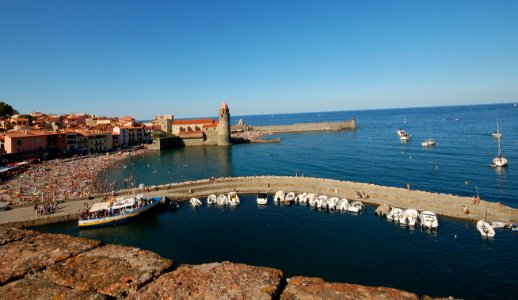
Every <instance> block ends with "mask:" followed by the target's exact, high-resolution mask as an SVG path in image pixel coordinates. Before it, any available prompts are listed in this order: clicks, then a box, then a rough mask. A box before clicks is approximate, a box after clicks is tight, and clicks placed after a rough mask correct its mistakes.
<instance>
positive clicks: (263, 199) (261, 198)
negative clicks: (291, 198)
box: [257, 193, 268, 205]
mask: <svg viewBox="0 0 518 300" xmlns="http://www.w3.org/2000/svg"><path fill="white" fill-rule="evenodd" d="M257 204H259V205H267V204H268V194H267V193H258V194H257Z"/></svg>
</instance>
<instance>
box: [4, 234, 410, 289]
mask: <svg viewBox="0 0 518 300" xmlns="http://www.w3.org/2000/svg"><path fill="white" fill-rule="evenodd" d="M0 257H1V258H2V260H1V263H0V299H113V298H117V299H120V298H128V299H279V298H280V299H419V298H418V296H417V295H415V294H413V293H408V292H405V291H400V290H396V289H392V288H385V287H366V286H361V285H355V284H347V283H328V282H325V281H324V280H322V279H321V278H308V277H301V276H296V277H292V278H288V279H286V278H285V276H284V273H283V272H282V271H281V270H277V269H272V268H265V267H255V266H249V265H244V264H235V263H230V262H222V263H209V264H203V265H181V266H179V267H178V268H176V269H173V261H171V260H169V259H164V258H162V257H160V256H158V255H157V254H155V253H153V252H150V251H146V250H140V249H137V248H132V247H125V246H117V245H103V244H102V243H101V242H99V241H94V240H88V239H84V238H78V237H72V236H67V235H62V234H47V233H38V232H35V231H31V230H22V229H0Z"/></svg>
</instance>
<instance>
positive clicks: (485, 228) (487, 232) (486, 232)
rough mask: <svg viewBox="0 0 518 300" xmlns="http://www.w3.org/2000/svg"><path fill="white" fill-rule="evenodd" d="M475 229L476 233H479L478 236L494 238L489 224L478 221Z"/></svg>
mask: <svg viewBox="0 0 518 300" xmlns="http://www.w3.org/2000/svg"><path fill="white" fill-rule="evenodd" d="M477 229H478V232H480V235H482V236H485V237H494V236H495V230H494V229H493V227H491V225H489V223H487V222H485V221H482V220H480V221H478V222H477Z"/></svg>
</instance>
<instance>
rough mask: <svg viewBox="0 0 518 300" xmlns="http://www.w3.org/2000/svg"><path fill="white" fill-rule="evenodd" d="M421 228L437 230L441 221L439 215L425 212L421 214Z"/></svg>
mask: <svg viewBox="0 0 518 300" xmlns="http://www.w3.org/2000/svg"><path fill="white" fill-rule="evenodd" d="M419 220H420V221H421V226H422V227H424V228H428V229H437V228H438V227H439V219H438V218H437V215H436V214H435V213H433V212H431V211H423V212H421V214H419Z"/></svg>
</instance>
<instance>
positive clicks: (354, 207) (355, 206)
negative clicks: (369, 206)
mask: <svg viewBox="0 0 518 300" xmlns="http://www.w3.org/2000/svg"><path fill="white" fill-rule="evenodd" d="M362 210H363V203H361V202H360V201H354V202H353V203H351V204H349V206H348V207H347V211H349V212H354V213H359V212H361V211H362Z"/></svg>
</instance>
